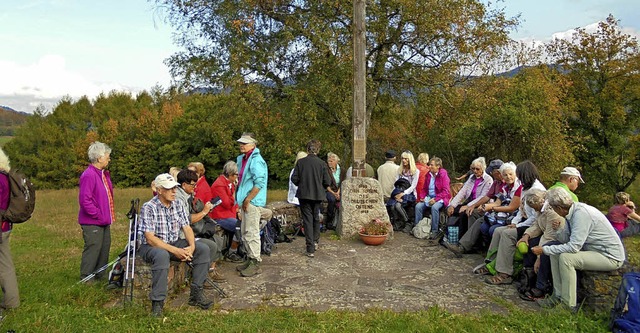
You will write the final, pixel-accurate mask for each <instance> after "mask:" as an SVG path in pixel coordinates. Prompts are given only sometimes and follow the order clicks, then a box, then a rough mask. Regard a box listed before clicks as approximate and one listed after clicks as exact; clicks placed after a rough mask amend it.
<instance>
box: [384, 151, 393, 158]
mask: <svg viewBox="0 0 640 333" xmlns="http://www.w3.org/2000/svg"><path fill="white" fill-rule="evenodd" d="M384 157H386V158H394V157H396V152H395V151H394V150H387V152H386V153H384Z"/></svg>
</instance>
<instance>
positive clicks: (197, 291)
mask: <svg viewBox="0 0 640 333" xmlns="http://www.w3.org/2000/svg"><path fill="white" fill-rule="evenodd" d="M202 289H203V288H202V287H198V286H196V285H195V284H191V293H190V294H189V305H191V306H197V307H199V308H201V309H203V310H206V309H208V308H210V307H211V305H213V301H211V300H208V299H207V298H205V297H204V292H203V291H202Z"/></svg>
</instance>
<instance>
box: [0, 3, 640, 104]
mask: <svg viewBox="0 0 640 333" xmlns="http://www.w3.org/2000/svg"><path fill="white" fill-rule="evenodd" d="M491 2H492V3H493V4H494V5H496V6H499V7H504V9H505V12H506V14H507V15H508V16H515V15H520V19H521V22H522V23H521V25H520V27H519V28H518V30H517V31H514V32H513V33H512V34H511V37H512V38H513V39H516V40H527V41H528V40H537V41H548V40H550V39H551V38H552V37H553V36H555V37H562V36H570V30H571V29H574V28H576V27H587V26H589V25H593V24H594V23H596V22H598V21H602V20H604V19H605V18H606V17H607V16H608V15H609V14H613V15H614V17H615V18H616V19H619V20H620V26H621V27H622V28H623V29H624V31H625V32H626V33H629V34H632V35H634V36H638V37H640V0H537V1H531V0H505V1H498V2H496V1H495V0H494V1H491ZM0 22H1V24H0V105H5V106H9V107H11V108H13V109H16V110H19V111H24V112H33V111H34V110H35V109H36V107H37V106H38V105H42V106H44V107H45V109H46V110H51V109H52V108H53V107H55V105H56V104H57V102H58V101H59V100H60V99H61V98H62V97H63V96H70V97H72V98H74V99H77V98H79V97H81V96H83V95H86V96H88V97H90V98H95V97H96V96H97V95H98V94H100V93H101V92H104V93H108V92H110V91H112V90H118V91H128V92H131V93H133V94H135V93H136V92H139V91H142V90H145V89H146V90H149V89H150V88H152V87H154V86H155V85H160V86H162V87H165V88H166V87H169V85H170V84H171V77H170V74H169V69H168V67H167V66H166V65H165V64H164V63H163V61H164V60H165V59H166V58H168V57H169V56H170V55H171V54H173V53H175V52H177V51H178V50H179V49H178V48H177V46H175V45H174V44H173V42H172V38H171V34H172V31H173V30H172V28H171V27H170V26H169V25H168V24H167V23H165V22H164V20H163V14H162V12H159V11H157V10H154V9H153V3H150V2H148V1H146V0H108V1H88V0H1V1H0Z"/></svg>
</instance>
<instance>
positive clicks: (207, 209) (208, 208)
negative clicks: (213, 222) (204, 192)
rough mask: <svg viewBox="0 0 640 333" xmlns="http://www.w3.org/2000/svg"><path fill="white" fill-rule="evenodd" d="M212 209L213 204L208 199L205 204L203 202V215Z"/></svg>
mask: <svg viewBox="0 0 640 333" xmlns="http://www.w3.org/2000/svg"><path fill="white" fill-rule="evenodd" d="M212 209H213V204H212V203H211V202H210V201H207V203H206V204H204V209H203V210H202V211H203V212H204V213H205V215H206V214H209V212H210V211H211V210H212Z"/></svg>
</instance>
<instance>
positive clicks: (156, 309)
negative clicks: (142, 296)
mask: <svg viewBox="0 0 640 333" xmlns="http://www.w3.org/2000/svg"><path fill="white" fill-rule="evenodd" d="M163 307H164V301H151V315H152V316H154V317H162V308H163Z"/></svg>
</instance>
